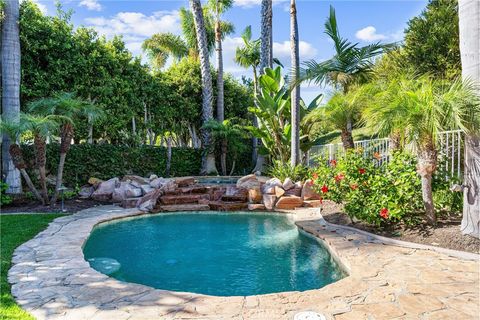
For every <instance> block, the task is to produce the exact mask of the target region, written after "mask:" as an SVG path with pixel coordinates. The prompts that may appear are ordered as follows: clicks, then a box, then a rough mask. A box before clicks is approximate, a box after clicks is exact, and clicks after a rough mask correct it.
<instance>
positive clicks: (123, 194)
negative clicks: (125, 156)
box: [112, 182, 142, 202]
mask: <svg viewBox="0 0 480 320" xmlns="http://www.w3.org/2000/svg"><path fill="white" fill-rule="evenodd" d="M141 196H142V189H140V188H137V187H136V186H134V185H133V184H132V183H130V182H120V185H119V186H118V187H117V188H115V190H114V191H113V194H112V200H113V201H114V202H122V201H123V200H125V199H128V198H138V197H141Z"/></svg>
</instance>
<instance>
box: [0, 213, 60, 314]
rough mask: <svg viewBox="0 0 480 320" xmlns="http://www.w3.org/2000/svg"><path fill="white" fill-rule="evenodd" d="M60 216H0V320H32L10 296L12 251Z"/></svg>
mask: <svg viewBox="0 0 480 320" xmlns="http://www.w3.org/2000/svg"><path fill="white" fill-rule="evenodd" d="M61 216H62V215H61V214H18V215H17V214H16V215H2V216H0V235H1V242H0V319H12V320H13V319H15V320H27V319H33V317H32V316H31V315H29V314H28V313H27V312H26V311H24V310H22V308H20V307H19V306H18V305H17V304H16V303H15V300H14V299H13V297H12V295H11V294H10V284H9V283H8V281H7V273H8V270H9V269H10V266H11V261H12V255H13V251H14V250H15V248H16V247H18V246H19V245H21V244H22V243H24V242H26V241H28V240H30V239H31V238H33V237H34V236H35V235H36V234H37V233H39V232H40V231H42V230H43V229H45V228H46V227H47V226H48V224H49V223H50V221H52V220H53V219H55V218H58V217H61Z"/></svg>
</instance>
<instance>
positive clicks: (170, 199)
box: [160, 194, 210, 205]
mask: <svg viewBox="0 0 480 320" xmlns="http://www.w3.org/2000/svg"><path fill="white" fill-rule="evenodd" d="M201 199H204V200H210V196H209V195H208V194H184V195H170V196H161V197H160V202H161V203H162V204H163V205H171V204H186V203H198V201H199V200H201Z"/></svg>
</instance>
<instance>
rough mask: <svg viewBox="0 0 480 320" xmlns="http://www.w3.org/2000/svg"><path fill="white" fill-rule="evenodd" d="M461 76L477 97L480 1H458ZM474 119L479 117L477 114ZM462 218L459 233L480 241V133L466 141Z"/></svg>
mask: <svg viewBox="0 0 480 320" xmlns="http://www.w3.org/2000/svg"><path fill="white" fill-rule="evenodd" d="M458 5H459V10H458V15H459V27H460V55H461V59H462V77H463V78H464V79H469V80H472V81H475V82H476V85H477V93H478V94H479V95H480V88H479V86H480V1H478V0H459V1H458ZM476 116H477V117H478V116H479V115H476ZM464 186H465V189H464V196H463V219H462V225H461V230H462V233H463V234H468V235H471V236H474V237H476V238H480V132H478V130H477V131H474V132H471V133H469V134H467V136H466V138H465V171H464Z"/></svg>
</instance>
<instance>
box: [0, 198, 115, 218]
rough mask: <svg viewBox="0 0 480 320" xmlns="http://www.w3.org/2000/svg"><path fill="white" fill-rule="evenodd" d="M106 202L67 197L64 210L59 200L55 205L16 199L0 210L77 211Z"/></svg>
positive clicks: (3, 211) (23, 211) (30, 211)
mask: <svg viewBox="0 0 480 320" xmlns="http://www.w3.org/2000/svg"><path fill="white" fill-rule="evenodd" d="M103 204H107V203H102V202H98V201H95V200H91V199H76V198H75V199H68V200H65V202H64V209H65V210H64V211H62V205H61V203H60V201H59V202H58V203H57V205H56V206H55V207H51V206H43V205H41V204H39V203H38V201H33V200H29V199H16V200H15V201H14V202H13V203H10V204H8V205H5V206H2V208H1V209H0V212H1V213H2V214H8V213H56V212H58V213H62V212H63V213H75V212H77V211H80V210H83V209H87V208H91V207H95V206H99V205H103Z"/></svg>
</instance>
